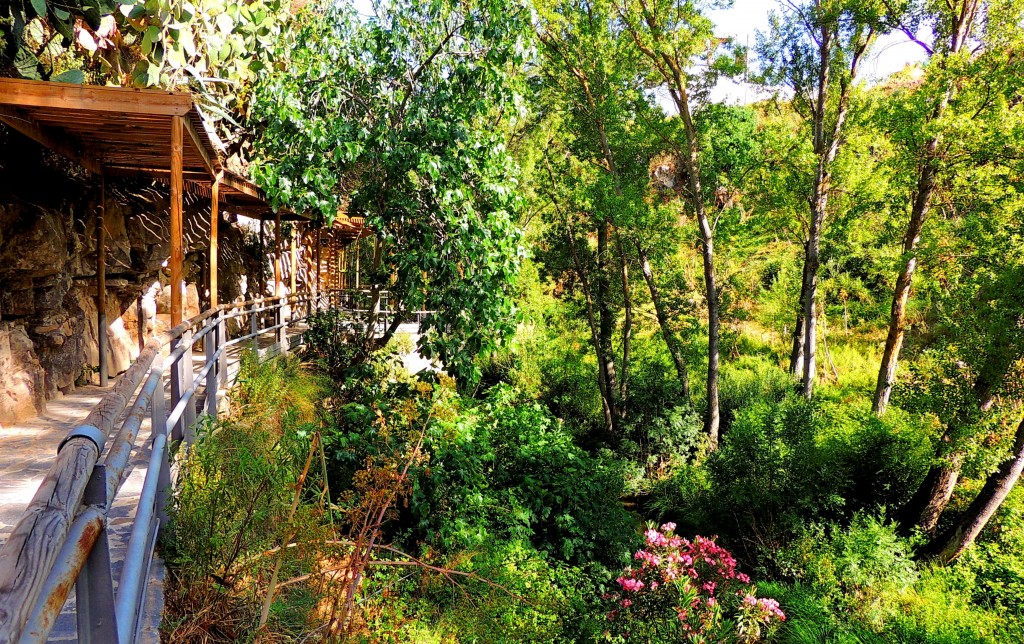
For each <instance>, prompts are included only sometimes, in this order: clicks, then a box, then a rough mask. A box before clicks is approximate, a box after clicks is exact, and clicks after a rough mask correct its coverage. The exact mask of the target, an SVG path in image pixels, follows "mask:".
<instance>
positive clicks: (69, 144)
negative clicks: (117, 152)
mask: <svg viewBox="0 0 1024 644" xmlns="http://www.w3.org/2000/svg"><path fill="white" fill-rule="evenodd" d="M0 80H6V79H0ZM0 96H2V94H0ZM2 103H3V98H0V121H3V122H4V123H5V124H6V125H8V126H9V127H10V128H12V129H14V130H17V131H18V132H21V133H22V134H24V135H25V136H27V137H28V138H30V139H32V140H33V141H35V142H36V143H39V144H40V145H42V146H43V147H46V148H49V149H51V150H53V151H54V152H56V153H57V154H59V155H61V156H63V157H67V158H68V159H70V160H72V161H74V162H75V163H77V164H79V165H81V166H82V167H83V168H85V169H86V170H88V171H90V172H92V173H94V174H102V173H103V166H102V164H101V163H100V162H99V160H98V159H96V157H94V156H92V155H91V154H89V153H88V152H87V151H86V149H85V146H84V145H83V144H82V143H81V141H79V140H78V139H76V138H74V137H72V136H69V135H67V134H65V133H58V132H55V131H53V130H51V129H50V128H47V127H44V126H42V125H40V124H39V123H37V122H36V121H35V119H33V118H32V117H31V116H29V115H28V114H26V113H25V112H23V111H21V110H18V109H16V108H13V107H8V106H5V105H3V104H2Z"/></svg>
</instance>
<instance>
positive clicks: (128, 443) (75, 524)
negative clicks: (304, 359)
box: [0, 290, 390, 644]
mask: <svg viewBox="0 0 1024 644" xmlns="http://www.w3.org/2000/svg"><path fill="white" fill-rule="evenodd" d="M363 294H364V293H363V292H362V291H342V290H334V291H321V292H304V293H293V294H288V295H279V296H273V297H267V298H255V299H252V300H248V301H245V302H231V303H226V304H224V305H221V306H218V307H216V308H213V309H209V310H207V311H205V312H203V313H201V314H199V315H197V316H195V317H193V318H191V319H190V320H187V321H185V322H182V323H181V324H179V325H178V326H176V327H174V328H173V329H170V330H168V331H165V332H164V333H162V334H160V335H158V336H156V337H154V338H152V339H150V340H149V341H148V342H147V343H146V345H145V347H144V348H143V350H142V351H141V352H140V353H139V357H138V358H137V359H136V360H135V362H134V363H132V365H131V366H130V367H129V368H128V370H127V371H125V373H124V374H122V375H121V377H120V379H119V380H118V382H117V384H116V385H114V387H113V389H112V390H111V391H109V392H107V393H106V394H105V395H104V396H103V398H102V399H101V400H100V402H99V403H98V404H97V405H96V406H95V407H94V408H93V409H92V410H91V411H90V413H89V415H88V416H87V417H86V418H85V420H84V421H82V422H81V423H80V424H78V425H77V426H76V427H74V428H73V429H72V430H71V431H70V432H68V434H67V436H66V437H65V438H64V440H63V441H61V443H60V446H59V447H58V450H57V458H56V460H55V461H54V462H53V464H52V465H51V467H50V469H49V470H48V471H47V473H46V476H45V478H44V479H43V483H42V484H41V485H40V486H39V489H38V490H37V491H36V494H35V496H34V497H33V498H32V501H31V502H30V503H29V505H28V508H27V509H26V511H25V513H24V514H23V515H22V516H21V518H20V519H19V520H18V523H17V524H16V525H15V527H14V530H13V532H12V533H11V535H10V537H9V538H8V539H7V541H6V542H5V543H4V544H3V546H2V547H0V644H15V643H17V642H45V641H46V638H47V636H48V634H49V632H50V630H51V629H52V627H53V625H54V623H55V622H56V620H57V616H58V615H59V614H60V612H61V610H62V608H63V606H64V603H65V601H66V600H67V597H68V595H69V594H70V592H71V588H72V586H74V587H75V588H76V593H77V595H78V606H77V618H78V637H79V641H80V642H102V643H103V644H107V643H112V644H117V643H120V644H126V643H128V642H134V641H135V639H136V637H137V631H138V627H139V623H138V622H139V620H138V613H139V610H140V606H141V602H142V600H143V598H144V596H145V592H146V584H147V581H148V569H149V565H150V562H151V560H152V555H153V549H154V547H155V542H156V536H157V534H158V531H159V529H160V526H161V524H163V523H164V522H165V520H166V516H165V514H164V506H165V504H166V501H167V499H168V498H169V494H170V481H171V477H170V462H169V451H170V445H171V444H172V443H176V442H178V441H184V442H185V444H190V443H191V440H192V434H191V429H192V426H193V425H194V423H195V419H196V408H195V402H196V398H197V394H198V393H199V390H200V387H203V388H204V391H205V394H206V409H205V413H206V414H208V415H211V416H214V417H216V414H217V393H218V392H219V391H220V388H221V387H222V386H225V385H226V384H227V375H228V374H227V362H226V355H227V354H226V350H227V348H228V347H229V346H231V345H233V344H236V343H238V342H242V341H246V340H252V341H253V342H256V343H257V344H258V339H259V337H260V336H261V335H263V334H267V333H276V334H277V337H276V341H275V342H274V343H272V345H271V346H270V347H269V348H268V349H269V350H271V351H275V350H276V351H280V352H287V351H288V349H289V348H290V347H289V345H290V340H289V339H288V337H287V328H288V327H289V326H294V325H295V324H296V323H300V322H302V321H304V320H306V319H307V317H308V316H309V315H310V314H311V313H312V312H313V311H314V310H316V311H320V310H324V309H325V308H335V307H336V306H335V305H334V304H333V303H334V302H337V307H338V308H343V306H342V305H343V304H344V303H346V302H347V303H349V304H354V300H355V299H357V297H359V296H362V295H363ZM365 294H366V295H369V294H370V292H369V291H366V292H365ZM382 296H383V297H382V301H386V297H387V293H386V292H385V293H382ZM325 298H326V299H325ZM381 308H382V310H381V314H382V315H383V316H384V318H385V319H386V316H387V315H388V313H390V312H389V311H387V310H386V308H387V307H386V306H383V307H381ZM298 309H304V312H302V311H297V310H298ZM268 312H273V315H272V316H267V315H266V314H267V313H268ZM296 313H298V314H296ZM246 315H248V316H249V318H250V324H249V330H250V333H248V334H242V335H241V336H240V337H235V338H231V337H229V336H230V329H229V328H228V327H229V325H228V322H229V321H231V320H237V319H239V318H241V317H243V316H246ZM262 317H270V320H269V321H266V322H260V320H259V319H260V318H262ZM286 318H287V319H286ZM368 323H372V324H377V323H379V322H378V320H373V321H371V322H368ZM200 339H202V340H203V342H204V344H205V347H206V358H205V363H204V364H203V367H202V368H201V370H200V372H199V374H198V377H196V374H195V371H194V369H195V366H194V364H193V360H192V352H193V348H194V345H195V343H196V342H197V341H198V340H200ZM301 341H302V340H301V337H300V342H301ZM165 350H166V356H165V357H164V358H163V359H162V360H160V361H159V362H157V358H158V356H160V355H161V354H162V353H163V352H164V351H165ZM165 375H167V377H168V380H169V384H170V391H171V401H170V406H169V408H168V406H167V404H166V403H167V400H166V394H165V390H164V376H165ZM140 385H141V389H140ZM133 397H134V400H133ZM129 404H130V407H129ZM126 410H127V414H126V415H125V418H124V420H123V421H122V423H121V427H120V429H119V431H118V432H117V434H116V435H115V436H114V438H113V441H112V442H111V444H110V447H109V449H107V450H106V452H104V447H105V446H106V443H107V440H108V438H109V436H110V435H111V434H112V432H113V429H114V424H115V422H116V421H117V420H118V418H119V417H120V416H121V415H122V414H123V413H125V411H126ZM147 412H148V414H149V416H150V418H151V420H152V430H151V434H152V454H151V456H150V462H149V469H148V470H147V472H146V478H145V481H144V483H143V489H142V493H141V495H140V498H139V502H138V506H137V507H136V510H135V519H134V523H133V525H132V531H131V536H130V537H129V542H128V549H127V553H126V555H125V560H124V564H123V567H122V572H121V578H120V583H119V584H118V589H117V593H114V590H113V579H112V574H111V569H110V556H109V548H108V544H107V533H106V520H107V513H108V511H109V509H110V507H111V504H112V503H113V501H114V498H115V497H116V495H117V492H118V491H119V489H120V487H121V485H122V484H123V483H124V479H125V478H126V475H125V472H126V470H127V466H128V462H129V460H130V458H131V455H132V453H133V451H134V450H135V448H136V445H135V443H136V441H137V439H138V435H139V433H140V430H141V427H142V424H143V422H144V420H145V417H146V415H147ZM101 456H102V457H103V458H102V459H101V458H100V457H101Z"/></svg>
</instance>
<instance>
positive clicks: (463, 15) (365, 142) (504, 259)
mask: <svg viewBox="0 0 1024 644" xmlns="http://www.w3.org/2000/svg"><path fill="white" fill-rule="evenodd" d="M300 20H301V26H300V28H299V29H297V30H296V31H295V33H294V34H292V35H290V36H289V37H288V38H286V39H284V40H282V42H281V43H280V44H279V45H278V52H277V57H278V60H279V61H280V62H279V63H278V64H277V66H276V67H275V69H274V73H272V74H269V75H268V76H267V77H266V78H265V79H264V80H263V82H262V83H261V84H260V86H259V87H258V89H257V94H256V100H255V103H254V120H255V122H256V123H257V125H258V128H259V131H260V136H259V139H258V142H257V149H258V150H259V159H258V164H257V167H256V169H255V171H254V176H255V177H256V179H257V180H258V182H259V183H260V184H261V185H262V186H263V188H264V189H265V190H266V191H267V193H268V195H269V196H270V197H271V199H272V200H273V202H274V203H276V204H280V205H288V206H290V207H292V208H295V209H298V210H305V211H310V212H315V213H319V214H320V215H321V216H322V217H324V218H325V219H327V220H328V221H330V220H332V219H333V218H334V217H335V216H336V214H337V213H338V212H339V211H347V212H348V213H349V214H352V215H362V216H364V217H366V224H367V226H368V227H369V228H370V229H371V230H373V231H374V232H375V234H376V236H377V239H378V240H379V242H380V243H379V244H378V246H377V250H376V251H375V253H374V260H373V264H374V266H373V270H374V274H375V275H376V276H377V277H376V278H375V279H374V281H373V283H372V293H373V300H374V303H373V305H372V306H371V310H370V313H369V315H370V317H369V320H374V319H376V311H377V310H379V302H380V293H381V292H382V291H383V290H385V289H387V290H388V291H389V297H390V302H391V307H392V308H394V309H395V310H396V316H395V318H394V320H395V321H394V323H392V324H391V325H390V327H389V328H388V329H386V330H385V331H384V334H383V336H382V337H380V338H376V337H375V335H376V333H375V325H374V324H369V323H368V324H367V325H366V329H367V331H366V336H365V338H364V343H363V344H364V353H365V351H368V350H370V349H371V348H373V347H374V346H378V345H380V344H381V343H384V342H386V341H387V340H388V339H389V338H390V337H391V336H392V335H393V334H394V332H395V331H396V329H397V326H398V324H399V321H400V320H401V316H402V315H403V314H404V313H406V312H409V311H418V310H429V311H433V312H432V313H431V314H430V315H428V316H427V317H426V318H425V319H424V320H423V323H422V330H423V332H424V335H423V336H422V338H421V346H420V350H421V352H422V353H423V355H425V356H427V357H435V356H436V357H438V358H440V359H441V360H442V361H443V362H444V364H445V366H446V368H447V369H448V370H450V371H451V372H452V373H454V374H457V375H459V376H460V377H462V378H463V380H464V381H471V380H473V379H474V378H475V376H477V375H478V371H479V369H478V367H477V366H476V364H475V362H474V358H475V357H476V356H477V355H479V354H480V353H482V352H486V351H489V350H492V349H493V348H495V347H496V345H497V344H498V343H499V342H500V341H501V339H502V338H503V337H505V336H506V335H508V334H509V333H510V332H511V331H512V330H513V328H514V326H513V320H514V316H513V307H512V303H511V301H510V299H509V288H510V286H511V284H512V282H513V280H514V279H515V276H516V273H517V270H518V266H519V260H520V258H521V257H522V255H523V252H524V251H523V249H522V247H521V246H520V243H519V238H520V235H519V231H518V229H517V227H516V221H517V209H518V208H519V199H518V197H517V195H516V176H515V168H514V167H513V165H512V163H511V161H510V158H509V155H508V154H507V152H506V147H505V146H506V140H505V139H506V137H505V135H504V133H503V127H504V126H505V124H506V123H508V122H509V121H510V120H514V119H515V118H517V115H518V111H519V110H518V104H517V93H516V91H515V89H516V87H515V80H516V73H517V72H516V70H517V69H518V67H519V66H520V65H521V64H522V63H523V62H524V61H525V60H526V58H527V56H528V55H529V53H530V40H529V38H528V31H527V28H526V27H527V12H526V9H525V7H523V6H522V5H519V4H516V3H514V2H504V1H502V0H485V1H483V2H472V3H463V4H459V5H451V4H448V3H417V2H414V3H406V2H395V3H390V2H388V3H380V4H378V5H376V13H375V15H374V16H371V17H369V18H367V19H366V20H360V19H359V18H357V17H356V16H355V14H354V12H353V10H352V9H351V8H350V7H345V6H335V5H334V4H333V3H328V4H326V5H324V6H317V7H311V8H309V9H308V10H307V11H306V13H305V14H304V15H303V16H302V17H301V18H300Z"/></svg>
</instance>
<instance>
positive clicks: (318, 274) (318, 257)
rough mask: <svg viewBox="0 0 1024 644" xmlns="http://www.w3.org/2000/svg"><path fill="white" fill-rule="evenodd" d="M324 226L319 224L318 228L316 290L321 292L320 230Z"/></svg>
mask: <svg viewBox="0 0 1024 644" xmlns="http://www.w3.org/2000/svg"><path fill="white" fill-rule="evenodd" d="M321 230H323V228H320V227H319V226H318V227H317V229H316V292H317V293H319V292H320V231H321Z"/></svg>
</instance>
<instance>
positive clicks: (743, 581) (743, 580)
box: [736, 572, 750, 584]
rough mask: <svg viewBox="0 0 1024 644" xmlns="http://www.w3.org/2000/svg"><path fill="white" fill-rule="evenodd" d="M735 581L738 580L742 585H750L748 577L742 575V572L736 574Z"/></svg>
mask: <svg viewBox="0 0 1024 644" xmlns="http://www.w3.org/2000/svg"><path fill="white" fill-rule="evenodd" d="M736 579H738V580H740V581H741V582H742V583H744V584H749V583H750V577H748V576H747V575H744V574H743V573H742V572H740V573H736Z"/></svg>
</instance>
